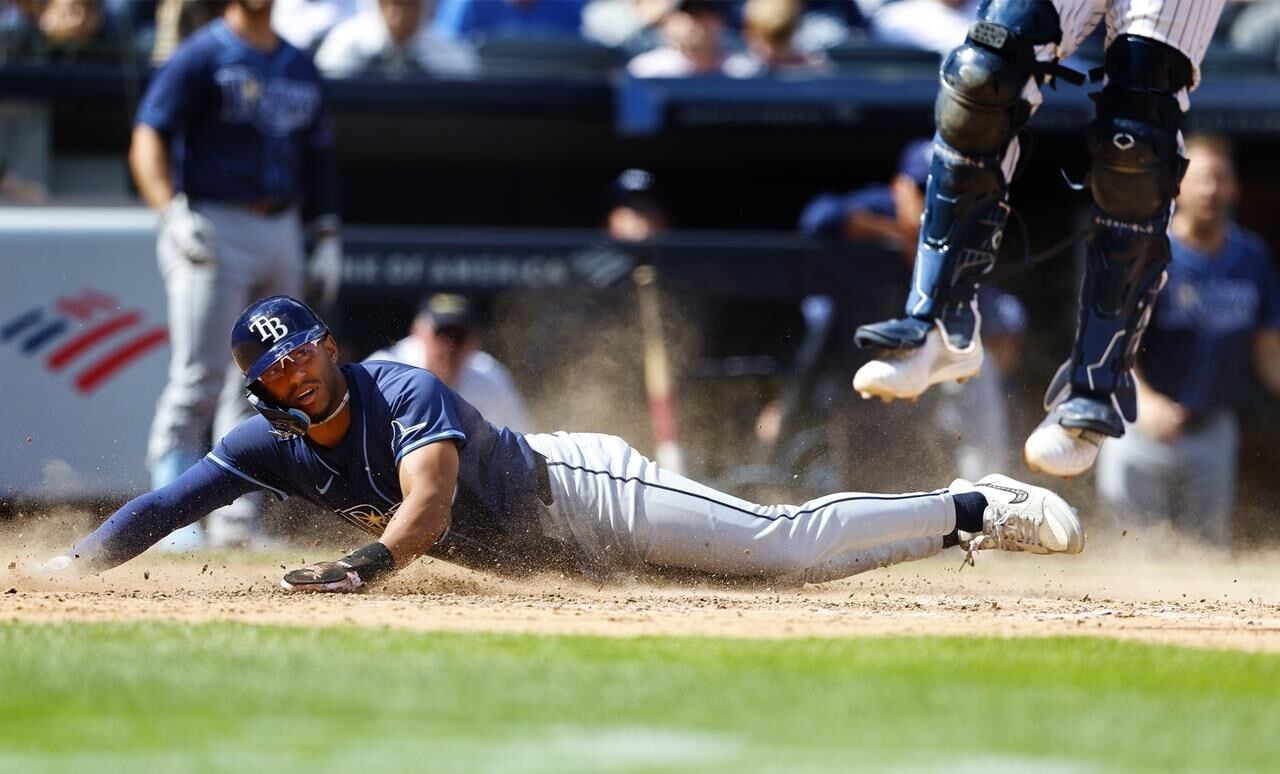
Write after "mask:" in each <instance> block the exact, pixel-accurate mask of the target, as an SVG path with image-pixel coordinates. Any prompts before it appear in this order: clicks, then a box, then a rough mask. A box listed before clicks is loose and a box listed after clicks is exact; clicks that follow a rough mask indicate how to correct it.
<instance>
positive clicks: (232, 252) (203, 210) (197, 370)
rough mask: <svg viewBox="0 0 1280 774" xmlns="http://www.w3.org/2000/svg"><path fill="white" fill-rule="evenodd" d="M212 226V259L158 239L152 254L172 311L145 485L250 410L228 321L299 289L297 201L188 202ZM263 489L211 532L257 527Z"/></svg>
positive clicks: (171, 472)
mask: <svg viewBox="0 0 1280 774" xmlns="http://www.w3.org/2000/svg"><path fill="white" fill-rule="evenodd" d="M191 209H192V210H193V211H194V212H197V213H199V214H200V215H203V216H204V217H206V218H208V219H209V221H210V222H211V223H212V224H213V226H214V228H215V229H216V231H217V245H218V254H217V258H216V259H215V260H214V261H211V262H208V263H203V264H195V263H192V262H191V261H189V260H188V259H187V258H186V257H185V256H184V255H182V254H181V253H179V252H178V251H177V250H175V249H174V248H173V246H172V244H171V242H170V240H169V239H167V238H166V234H165V233H163V227H162V229H161V233H159V234H158V235H157V240H156V243H157V248H156V255H157V259H158V262H159V266H160V273H161V275H162V276H163V278H164V286H165V294H166V295H167V297H168V314H169V340H170V347H171V353H170V359H169V381H168V383H167V384H166V385H165V388H164V391H163V392H161V394H160V398H159V400H157V402H156V413H155V418H154V419H153V420H152V423H151V435H150V438H149V440H148V445H147V466H148V468H150V470H151V474H152V476H151V477H152V486H153V487H160V486H164V485H166V484H168V483H169V482H170V481H172V480H173V479H174V478H176V477H177V476H178V475H179V474H181V473H182V471H184V470H186V469H187V468H188V467H190V466H191V465H193V464H195V463H196V462H197V461H198V460H199V459H200V458H201V457H203V456H204V454H205V453H206V452H207V451H208V450H209V448H210V445H211V441H216V440H217V439H219V438H221V437H222V436H223V435H224V434H226V433H227V432H228V431H229V430H231V428H233V427H235V426H236V424H238V423H239V422H240V421H242V420H243V419H244V418H246V417H247V416H249V415H250V414H251V413H252V409H251V408H250V406H249V403H248V401H246V400H245V390H244V379H243V377H242V376H241V374H240V371H239V369H237V368H236V366H235V363H234V362H232V360H231V349H230V340H231V327H232V325H234V324H235V321H236V319H237V318H238V317H239V316H240V313H241V312H243V311H244V309H245V307H246V306H248V305H249V304H250V303H251V302H252V301H254V300H256V299H258V298H262V297H264V296H269V295H273V294H276V293H285V294H288V295H293V296H296V295H299V294H300V293H301V290H302V282H303V246H302V229H301V221H300V216H299V214H298V210H297V208H296V207H294V208H290V209H288V210H285V211H284V212H281V213H280V214H278V215H273V216H261V215H256V214H254V213H252V212H250V211H249V210H247V209H245V208H242V207H238V206H234V205H227V204H219V203H214V202H207V201H195V202H192V203H191ZM261 502H262V501H261V495H260V494H255V495H249V496H246V497H243V498H241V499H240V500H237V501H236V502H235V503H233V504H232V505H229V506H227V507H226V508H223V509H220V510H219V511H215V512H214V513H213V514H210V516H209V517H208V519H207V522H206V523H207V524H208V525H209V531H210V533H211V535H210V537H211V539H212V540H214V542H217V534H216V533H218V532H225V533H228V535H229V536H230V537H232V538H236V537H239V535H240V534H243V533H245V530H249V531H251V532H252V531H256V530H257V529H258V518H259V515H260V511H261Z"/></svg>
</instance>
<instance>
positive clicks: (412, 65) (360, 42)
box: [316, 0, 479, 78]
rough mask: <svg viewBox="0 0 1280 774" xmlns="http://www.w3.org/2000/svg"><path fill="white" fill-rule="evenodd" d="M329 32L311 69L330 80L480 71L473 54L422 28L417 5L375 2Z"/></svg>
mask: <svg viewBox="0 0 1280 774" xmlns="http://www.w3.org/2000/svg"><path fill="white" fill-rule="evenodd" d="M377 4H378V5H377V8H371V9H369V10H365V11H361V12H360V13H358V14H356V15H355V16H353V17H351V18H350V19H347V20H345V21H343V22H340V23H339V24H338V25H337V26H336V27H334V28H333V29H332V30H330V31H329V34H328V35H327V36H326V37H325V39H324V43H322V44H321V45H320V50H319V51H317V52H316V66H317V67H319V68H320V70H321V72H323V73H324V74H325V75H327V76H329V77H331V78H345V77H350V76H353V75H360V74H364V73H376V74H379V75H383V76H387V77H392V78H396V77H401V76H404V75H408V74H412V73H429V74H432V75H472V74H474V73H476V72H477V70H478V69H479V62H478V61H477V59H476V54H475V51H473V50H472V49H471V48H470V47H469V46H467V45H466V44H464V43H462V42H460V41H456V40H447V39H445V38H441V37H439V36H437V35H435V34H434V33H432V32H431V31H430V29H428V28H427V25H426V24H425V23H424V18H423V4H422V0H377Z"/></svg>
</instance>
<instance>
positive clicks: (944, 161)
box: [854, 0, 1062, 400]
mask: <svg viewBox="0 0 1280 774" xmlns="http://www.w3.org/2000/svg"><path fill="white" fill-rule="evenodd" d="M1061 40H1062V30H1061V28H1060V26H1059V18H1058V10H1057V8H1056V7H1055V6H1054V4H1052V3H1025V2H1019V3H1013V2H1000V1H999V0H993V1H991V2H987V3H984V4H983V6H982V8H981V9H980V10H979V21H978V22H976V23H975V24H974V25H973V27H971V28H970V30H969V35H968V37H967V38H966V39H965V42H964V43H963V44H962V45H961V46H960V47H959V48H957V49H956V50H955V51H953V52H951V55H950V56H948V57H947V59H946V61H945V62H944V63H943V65H942V70H941V74H940V75H941V88H940V89H939V92H938V100H937V103H936V105H935V108H934V119H935V121H936V124H937V133H936V134H935V135H934V145H933V147H934V153H933V164H932V167H931V168H930V172H929V183H928V186H927V188H926V191H925V209H924V217H923V219H922V221H921V226H920V241H919V243H918V245H917V249H916V260H915V267H914V270H913V276H912V278H911V292H910V295H909V296H908V298H907V304H906V316H905V317H904V318H902V319H900V320H887V321H884V322H879V323H873V324H870V325H864V326H862V327H861V328H859V329H858V332H857V334H856V336H855V337H854V341H855V343H857V345H858V346H859V347H862V348H879V349H882V350H888V351H889V352H888V353H886V356H884V357H882V358H880V359H877V360H873V361H871V362H869V363H867V364H866V365H864V366H863V367H862V368H861V369H859V370H858V373H857V375H856V376H855V377H854V389H855V390H857V391H858V392H859V393H861V394H862V396H863V397H871V396H873V395H874V396H878V397H880V398H882V399H885V400H892V399H894V398H913V397H915V396H917V395H919V394H920V393H922V392H924V391H925V390H926V389H927V388H928V387H929V386H930V385H932V384H937V383H939V382H943V381H947V380H950V379H961V380H963V379H965V378H968V377H970V376H973V375H975V374H976V373H977V372H978V369H979V368H980V367H981V365H982V342H981V339H980V337H979V333H978V315H977V305H976V303H975V300H974V297H975V293H976V290H977V286H978V282H979V280H980V279H981V278H982V276H983V275H984V274H986V273H987V272H989V271H990V270H991V268H992V267H993V266H994V265H995V261H996V252H997V250H998V248H999V246H1000V240H1001V237H1002V235H1003V232H1004V225H1005V221H1006V219H1007V217H1008V213H1009V207H1008V205H1007V204H1006V203H1005V200H1006V198H1007V191H1008V173H1009V172H1010V171H1011V169H1012V167H1013V166H1014V165H1015V164H1016V162H1017V155H1018V144H1017V140H1016V139H1015V137H1016V135H1017V133H1018V131H1019V130H1020V129H1021V128H1022V127H1023V126H1025V125H1026V122H1027V119H1029V118H1030V117H1031V114H1032V113H1033V112H1034V110H1035V106H1036V105H1038V104H1039V91H1038V85H1039V82H1040V81H1041V80H1042V79H1043V78H1044V76H1045V75H1046V74H1047V73H1049V72H1053V71H1054V68H1053V66H1052V60H1053V57H1054V55H1055V51H1056V50H1057V46H1058V44H1059V43H1060V42H1061Z"/></svg>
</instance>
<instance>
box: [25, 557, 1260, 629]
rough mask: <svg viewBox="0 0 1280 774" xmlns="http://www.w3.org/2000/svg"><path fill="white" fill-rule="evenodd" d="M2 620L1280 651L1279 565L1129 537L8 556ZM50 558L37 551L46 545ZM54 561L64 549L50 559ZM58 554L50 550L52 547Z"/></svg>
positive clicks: (1251, 558) (1255, 558) (1254, 558)
mask: <svg viewBox="0 0 1280 774" xmlns="http://www.w3.org/2000/svg"><path fill="white" fill-rule="evenodd" d="M7 542H8V546H7V548H5V547H0V548H3V549H4V550H3V553H0V556H4V557H6V558H5V560H4V564H0V568H3V567H5V566H7V565H10V564H12V566H11V567H9V568H8V569H0V620H16V621H40V622H51V621H120V620H126V621H136V620H172V621H191V622H196V621H240V622H246V623H261V624H288V625H302V626H346V625H352V626H367V627H396V628H405V629H413V630H424V631H425V630H448V631H492V632H527V633H543V634H596V635H608V636H641V635H682V636H710V637H848V636H874V635H888V634H904V635H919V634H939V635H994V636H1007V637H1022V636H1049V635H1087V636H1102V637H1115V638H1123V639H1133V640H1142V641H1148V642H1160V643H1171V644H1179V645H1188V646H1199V647H1212V648H1228V649H1239V650H1254V651H1270V652H1280V561H1277V560H1278V559H1280V556H1277V555H1275V554H1273V553H1268V554H1247V555H1244V556H1237V557H1231V556H1228V555H1225V554H1221V553H1213V552H1209V551H1206V550H1203V549H1201V548H1197V547H1196V546H1192V545H1186V544H1180V543H1177V542H1175V541H1173V540H1171V539H1169V538H1168V536H1154V535H1145V536H1138V535H1134V534H1124V535H1113V536H1109V537H1105V538H1102V539H1099V537H1098V536H1091V545H1090V546H1089V548H1088V550H1086V552H1085V554H1083V555H1081V556H1078V557H1034V556H1028V555H1009V554H1001V553H999V552H986V553H984V554H982V555H980V556H979V559H978V564H977V566H976V567H973V568H965V569H963V570H961V569H960V559H961V557H962V554H961V553H960V552H959V551H958V550H957V549H952V550H949V551H946V552H944V553H943V554H942V555H941V556H938V557H936V558H934V559H930V560H927V561H924V562H917V563H913V564H907V565H900V566H897V567H894V568H890V569H888V570H878V571H872V572H869V573H866V574H864V575H861V576H857V577H854V578H850V579H847V580H843V581H839V582H835V583H830V584H825V585H821V586H805V587H800V588H795V587H793V588H770V587H767V586H759V587H751V588H744V587H741V586H738V587H730V586H725V585H720V584H716V583H713V582H707V583H698V584H688V583H674V582H669V581H666V582H664V581H647V582H639V581H634V582H629V583H623V584H610V585H606V586H600V585H597V584H593V583H590V582H587V581H583V580H581V579H577V578H569V577H563V576H559V575H546V576H540V577H536V578H531V579H529V578H526V579H519V580H516V579H508V578H500V577H493V576H488V575H480V574H476V573H472V572H469V571H466V570H463V569H460V568H458V567H454V566H452V565H449V564H446V563H444V562H440V561H432V560H424V561H421V562H419V563H418V564H417V565H415V566H414V567H412V568H410V569H409V570H407V571H405V572H403V573H401V574H400V576H398V577H397V578H395V579H394V580H393V581H392V582H391V583H390V584H389V585H388V586H387V587H385V588H382V589H377V590H373V591H368V592H366V593H361V594H355V595H333V596H329V595H309V596H299V595H292V594H288V593H286V592H283V591H281V590H279V589H278V588H277V586H276V584H277V582H278V579H279V577H280V574H281V568H282V567H285V566H287V567H294V566H299V565H301V564H303V563H305V562H310V561H315V560H317V559H321V558H331V557H330V556H329V554H330V553H332V551H328V552H326V551H323V550H320V549H318V548H315V547H312V548H310V549H308V550H299V549H293V550H287V551H284V552H280V553H273V554H269V555H246V554H240V555H228V554H209V555H205V556H200V555H189V556H182V557H173V556H166V555H162V554H156V553H155V552H154V551H153V552H151V553H149V554H147V555H144V556H143V557H140V558H139V559H137V560H135V561H134V562H131V563H129V564H127V565H125V566H123V567H119V568H116V569H114V570H112V571H110V572H107V573H104V574H102V575H98V576H92V577H89V578H83V579H49V578H40V577H36V576H32V575H28V574H25V573H23V572H22V568H23V567H24V566H27V565H28V564H29V563H30V562H31V560H32V559H34V558H36V557H39V556H42V555H47V554H45V553H42V550H41V549H40V548H32V546H33V545H35V543H36V542H37V541H32V540H31V539H30V538H29V537H28V538H27V539H26V540H22V539H21V538H20V536H19V537H18V538H16V539H15V538H13V537H12V536H11V540H10V541H7ZM38 542H41V543H43V542H44V541H38ZM55 545H56V544H55ZM44 551H47V549H44Z"/></svg>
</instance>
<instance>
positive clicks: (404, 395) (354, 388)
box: [209, 361, 541, 561]
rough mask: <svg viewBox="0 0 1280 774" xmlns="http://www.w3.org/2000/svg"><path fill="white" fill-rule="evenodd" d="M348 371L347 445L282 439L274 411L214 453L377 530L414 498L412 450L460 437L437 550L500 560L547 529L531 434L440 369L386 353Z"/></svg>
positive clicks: (281, 491) (226, 463) (274, 486)
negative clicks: (270, 419)
mask: <svg viewBox="0 0 1280 774" xmlns="http://www.w3.org/2000/svg"><path fill="white" fill-rule="evenodd" d="M342 370H343V374H344V375H345V376H346V379H347V387H348V389H350V390H351V401H350V404H349V405H350V406H351V428H350V429H349V430H348V431H347V434H346V436H345V437H343V439H342V441H341V443H339V444H338V446H336V447H334V448H333V449H325V448H324V447H321V446H319V445H317V444H316V443H315V442H313V441H312V440H311V439H309V438H292V439H290V440H287V441H281V440H278V439H277V438H275V437H274V436H272V435H271V433H270V432H269V428H268V425H267V421H266V419H264V418H262V417H253V418H251V419H249V420H246V421H245V422H243V423H241V424H240V425H239V426H238V427H236V428H235V429H234V430H232V431H231V432H230V433H228V434H227V435H226V437H225V438H223V439H222V441H221V442H219V443H218V445H217V447H216V448H215V449H214V450H213V451H212V452H210V453H209V459H210V460H212V461H213V462H214V463H215V464H217V465H218V466H220V467H222V468H223V469H225V470H227V471H229V472H231V473H233V474H235V475H236V476H239V477H241V478H244V479H246V480H248V481H250V482H252V483H254V484H255V485H257V486H258V487H261V488H263V489H266V490H267V491H270V492H274V493H276V494H277V495H278V496H280V497H287V496H288V495H291V494H292V495H297V496H299V497H302V498H303V499H306V500H309V501H311V502H313V503H315V504H317V505H320V506H322V507H324V508H326V509H329V510H332V511H334V512H335V513H337V514H338V515H339V516H341V517H342V518H343V519H345V520H347V521H348V522H350V523H351V524H353V525H355V526H356V527H359V528H360V529H362V530H364V531H365V532H368V533H369V534H371V535H375V536H376V535H381V534H382V530H383V529H384V528H385V527H386V525H387V522H388V521H389V520H390V519H391V517H392V516H393V515H394V514H395V511H396V509H397V508H398V507H400V503H401V501H402V500H403V499H404V495H403V494H402V493H401V491H400V477H399V473H398V468H399V464H400V460H401V459H403V458H404V455H406V454H408V453H409V452H411V451H413V450H414V449H417V448H419V447H421V446H424V445H426V444H430V443H437V442H452V443H456V444H457V446H458V458H459V468H458V491H457V494H456V495H455V497H454V502H453V510H452V522H451V525H450V527H449V532H448V533H447V534H446V535H445V537H444V539H443V540H441V541H440V542H439V543H437V544H436V546H434V547H433V549H432V551H431V553H433V554H445V555H448V556H451V557H455V558H458V557H462V558H465V557H469V556H472V555H473V554H474V555H476V556H477V558H479V555H482V554H483V555H487V556H489V557H491V558H493V559H494V560H495V561H500V560H501V558H502V556H501V555H502V554H503V553H504V552H514V551H516V550H517V549H516V548H515V546H516V545H526V544H527V541H528V540H530V539H536V537H537V536H538V535H540V534H541V531H540V529H539V528H538V524H537V516H536V498H537V496H538V494H537V492H538V470H537V468H536V467H535V459H534V454H535V452H534V451H533V450H532V449H530V448H529V445H528V443H526V442H525V440H524V437H523V436H521V435H520V434H518V433H515V432H512V431H510V430H508V429H506V428H502V429H498V428H495V427H494V426H493V425H491V424H490V423H489V422H488V421H486V420H485V418H484V417H482V416H481V415H480V412H478V411H476V409H475V408H473V407H472V406H471V405H470V404H469V403H467V402H466V401H464V400H463V399H462V398H460V397H458V394H457V393H455V392H454V391H453V390H451V389H449V387H447V386H446V385H445V384H444V383H443V382H441V381H440V380H439V379H437V378H436V377H435V376H434V375H433V374H432V373H431V372H430V371H424V370H423V369H421V368H414V367H412V366H406V365H402V364H399V363H391V362H385V361H373V362H368V363H360V364H353V365H347V366H344V367H343V369H342ZM526 549H527V545H526ZM526 549H519V550H520V552H521V553H527V550H526ZM514 558H515V557H514V556H513V557H509V559H511V560H514Z"/></svg>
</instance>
